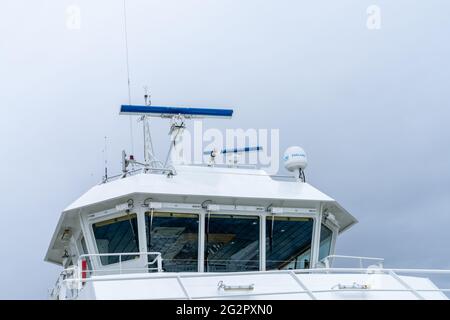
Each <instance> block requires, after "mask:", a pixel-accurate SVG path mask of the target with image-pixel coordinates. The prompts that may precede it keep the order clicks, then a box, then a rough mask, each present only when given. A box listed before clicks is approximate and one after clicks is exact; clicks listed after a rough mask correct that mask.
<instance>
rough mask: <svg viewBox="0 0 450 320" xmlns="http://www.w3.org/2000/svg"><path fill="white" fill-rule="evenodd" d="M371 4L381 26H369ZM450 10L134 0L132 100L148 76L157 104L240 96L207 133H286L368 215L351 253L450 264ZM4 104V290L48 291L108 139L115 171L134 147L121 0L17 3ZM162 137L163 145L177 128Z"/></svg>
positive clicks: (8, 16) (313, 172) (312, 172)
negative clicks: (64, 238) (55, 257)
mask: <svg viewBox="0 0 450 320" xmlns="http://www.w3.org/2000/svg"><path fill="white" fill-rule="evenodd" d="M371 5H376V6H377V7H378V8H379V9H380V10H381V11H380V16H379V18H380V19H381V20H379V22H380V25H379V26H381V28H380V29H377V28H376V27H377V26H378V25H377V23H378V22H376V23H375V24H374V22H373V21H369V28H368V21H367V20H368V18H370V17H368V14H367V9H368V8H369V7H370V6H371ZM71 6H72V7H71ZM70 7H71V8H72V9H68V8H70ZM73 8H75V11H76V10H77V8H78V9H79V10H80V11H79V12H80V21H79V22H80V24H79V28H78V25H77V22H76V21H75V22H74V21H73V20H71V18H72V16H73V14H74V11H73V10H74V9H73ZM449 10H450V3H449V2H448V1H445V0H441V1H438V0H427V1H425V0H422V1H419V0H416V1H406V0H396V1H392V0H390V1H381V0H371V1H366V0H339V1H335V0H328V1H322V0H319V1H313V2H311V1H298V0H292V1H287V0H281V1H280V0H277V1H272V0H270V1H269V0H263V1H261V0H244V1H243V0H215V1H213V0H183V1H174V0H164V1H148V0H146V1H144V0H127V18H128V41H129V65H130V76H131V97H132V99H131V100H132V102H133V103H142V92H143V89H142V88H143V86H144V85H148V86H149V87H150V88H151V91H152V95H153V103H154V104H167V105H183V104H184V105H193V106H224V107H225V106H231V107H234V109H235V117H234V120H232V121H228V122H227V121H225V122H224V121H218V120H217V121H208V122H207V123H205V127H218V128H222V129H224V128H227V127H229V128H268V129H270V128H279V129H280V144H281V150H284V149H285V148H286V147H287V146H290V145H301V146H303V147H304V149H305V150H306V151H307V154H308V157H309V166H308V169H307V178H308V181H309V182H310V183H311V184H313V185H314V186H316V187H318V188H319V189H321V190H322V191H324V192H325V193H327V194H329V195H330V196H332V197H334V198H335V199H337V200H338V201H339V202H340V203H341V204H342V205H343V206H344V207H345V208H347V209H348V210H349V211H350V212H351V213H352V214H353V215H354V216H356V217H357V218H358V219H359V222H360V223H359V224H358V225H356V226H355V227H354V228H352V229H351V230H349V231H347V232H346V233H344V234H343V235H342V237H341V239H340V240H339V242H338V247H337V250H338V253H340V254H350V255H364V256H381V257H385V258H386V260H387V263H386V265H387V266H390V267H394V266H395V267H427V268H448V269H450V248H449V246H448V245H447V244H448V243H449V241H450V233H449V232H448V229H449V227H450V209H449V207H450V168H449V164H450V128H449V125H448V124H449V119H450V90H449V83H450V60H449V56H450V45H449V44H448V31H449V30H450V20H449V19H448V12H449ZM369 12H372V11H370V10H369ZM374 28H375V29H374ZM0 98H1V100H0V105H1V109H0V110H1V113H2V114H1V117H0V146H1V149H0V152H1V157H0V159H1V160H0V161H1V164H0V170H1V177H2V178H1V179H2V183H1V184H0V194H1V200H2V204H1V209H0V213H1V216H2V223H1V224H0V254H1V263H0V273H1V274H2V282H1V284H0V288H2V290H0V298H26V299H29V298H46V295H47V288H50V287H51V286H52V285H53V283H54V281H55V280H56V277H57V274H58V273H59V271H60V270H59V268H58V267H57V266H54V265H51V264H48V263H45V262H44V261H43V258H44V255H45V252H46V250H47V246H48V243H49V241H50V238H51V236H52V233H53V230H54V227H55V225H56V223H57V219H58V216H59V214H60V212H61V211H62V210H63V209H64V207H65V206H67V205H68V204H69V203H70V202H71V201H73V200H75V199H76V198H77V197H78V196H79V195H81V194H82V193H83V192H84V191H86V190H87V189H88V188H90V187H91V186H92V185H93V184H95V183H98V182H99V181H100V179H101V175H102V170H103V152H102V150H103V145H104V136H108V152H107V154H108V161H109V164H110V172H118V171H119V167H120V152H121V150H122V149H124V148H125V149H127V150H130V149H131V144H130V132H129V123H128V118H127V117H120V116H118V108H119V105H120V104H122V103H127V101H128V91H127V71H126V59H125V46H124V20H123V2H122V0H96V1H87V0H86V1H84V0H71V1H66V0H47V1H44V0H37V1H24V0H3V1H2V5H1V11H0ZM133 128H134V136H135V142H134V148H135V149H136V153H137V154H139V152H140V150H141V148H140V146H141V139H140V136H139V134H140V129H139V127H138V124H137V123H136V122H135V121H134V123H133ZM153 132H154V136H155V137H154V138H155V140H156V141H155V144H157V145H158V147H157V150H156V151H157V153H158V154H159V155H163V153H164V151H165V150H166V147H167V142H166V141H167V134H166V133H167V131H166V126H165V125H164V123H163V122H162V121H159V122H155V124H154V131H153Z"/></svg>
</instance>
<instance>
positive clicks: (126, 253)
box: [77, 252, 163, 280]
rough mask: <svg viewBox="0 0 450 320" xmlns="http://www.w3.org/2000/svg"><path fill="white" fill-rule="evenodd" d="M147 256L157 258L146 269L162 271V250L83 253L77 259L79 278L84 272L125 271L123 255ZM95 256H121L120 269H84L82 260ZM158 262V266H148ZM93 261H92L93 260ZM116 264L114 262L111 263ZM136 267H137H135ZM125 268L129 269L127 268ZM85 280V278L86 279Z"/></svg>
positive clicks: (147, 264) (147, 263) (148, 263)
mask: <svg viewBox="0 0 450 320" xmlns="http://www.w3.org/2000/svg"><path fill="white" fill-rule="evenodd" d="M143 255H144V256H147V258H148V257H149V256H155V258H154V259H153V260H152V261H150V262H149V261H147V262H146V264H145V265H146V266H147V268H146V270H156V271H157V272H162V271H163V269H162V256H161V252H121V253H90V254H82V255H80V256H79V257H78V261H77V265H78V278H79V279H82V278H83V277H82V272H86V273H87V272H89V273H93V272H103V271H106V272H111V271H119V273H120V274H122V272H123V271H124V269H123V267H122V262H123V259H122V257H123V256H139V257H141V256H143ZM93 257H119V262H118V265H119V269H113V268H107V269H106V270H95V268H93V269H91V270H88V269H85V270H82V269H83V268H82V261H83V260H88V259H89V260H91V258H93ZM155 262H156V268H148V266H149V265H152V264H154V263H155ZM91 263H92V261H91ZM111 265H114V264H111ZM135 269H136V268H135ZM125 270H129V269H125ZM84 280H85V279H84Z"/></svg>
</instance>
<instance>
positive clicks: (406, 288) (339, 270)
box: [62, 268, 450, 299]
mask: <svg viewBox="0 0 450 320" xmlns="http://www.w3.org/2000/svg"><path fill="white" fill-rule="evenodd" d="M330 272H333V273H336V274H338V273H360V274H374V273H380V274H386V275H390V276H392V275H393V274H395V277H394V278H395V279H396V280H397V281H398V282H399V283H400V284H401V285H402V288H401V289H396V288H395V289H387V288H386V289H374V288H370V287H369V288H362V287H357V286H355V287H345V288H342V289H336V288H335V287H332V288H330V289H320V290H316V289H311V288H308V287H307V286H306V284H305V283H304V282H303V281H301V280H300V279H299V278H298V277H297V274H316V273H319V274H320V273H330ZM397 273H410V274H413V273H422V274H446V275H450V270H441V269H377V270H373V269H370V268H369V269H361V268H315V269H298V270H272V271H250V272H233V273H168V272H161V273H158V274H130V275H128V276H125V277H111V276H96V277H93V278H86V279H84V280H83V281H84V282H95V281H120V280H126V279H130V280H144V279H154V278H155V277H156V278H157V279H174V278H175V279H176V280H177V282H178V284H179V285H180V288H181V290H182V292H183V297H180V298H179V299H208V298H217V296H216V295H209V296H196V297H192V296H191V295H189V292H188V288H186V286H185V285H184V284H183V282H182V279H183V278H196V277H206V278H207V277H217V276H220V277H223V278H226V277H233V276H236V275H261V274H287V275H289V274H290V275H291V276H292V277H294V276H295V278H294V280H296V282H297V283H298V284H299V286H300V288H299V289H301V290H290V291H280V292H266V293H260V292H252V293H250V295H252V296H253V295H255V296H270V295H286V294H306V295H308V296H309V297H310V298H311V299H317V296H316V294H318V293H336V292H344V291H345V292H409V293H411V294H412V295H414V296H415V297H416V298H419V299H421V298H423V296H422V295H421V293H426V292H430V293H433V292H441V293H442V294H445V293H450V288H436V289H413V288H412V287H411V286H409V285H408V284H407V283H406V282H405V281H404V280H403V279H401V278H400V277H399V276H398V274H397ZM297 279H298V280H299V281H297ZM399 279H400V281H399ZM79 281H80V279H76V278H72V279H64V280H62V282H63V283H65V284H70V283H74V282H79ZM405 284H406V285H405ZM248 295H249V294H227V298H231V297H232V298H238V297H248ZM75 297H76V295H75V296H74V298H75ZM167 298H170V299H173V297H167ZM160 299H164V297H161V298H160Z"/></svg>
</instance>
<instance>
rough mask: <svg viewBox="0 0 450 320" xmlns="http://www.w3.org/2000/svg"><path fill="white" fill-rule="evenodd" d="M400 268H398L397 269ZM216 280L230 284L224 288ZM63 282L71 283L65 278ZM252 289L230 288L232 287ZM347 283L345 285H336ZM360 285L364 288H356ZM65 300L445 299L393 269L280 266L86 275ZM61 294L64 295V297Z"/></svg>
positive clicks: (427, 285) (422, 280) (425, 282)
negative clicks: (273, 268)
mask: <svg viewBox="0 0 450 320" xmlns="http://www.w3.org/2000/svg"><path fill="white" fill-rule="evenodd" d="M403 271H404V270H403ZM220 282H222V283H223V284H225V285H226V286H230V287H231V289H228V290H224V289H223V288H219V286H218V284H219V283H220ZM66 283H72V282H71V281H67V280H66ZM249 285H253V289H236V288H235V289H233V286H241V287H248V286H249ZM339 286H342V287H347V288H342V287H341V288H340V287H339ZM358 286H365V288H358ZM60 294H61V295H60V297H59V298H68V299H100V300H102V299H108V300H110V299H113V300H114V299H186V300H190V299H253V300H255V299H297V300H316V299H318V300H321V299H338V300H340V299H360V300H365V299H367V300H373V299H388V300H389V299H402V300H409V299H435V300H436V299H438V300H439V299H447V297H446V295H445V294H444V293H443V292H442V291H441V290H439V289H438V288H437V287H436V286H435V285H434V284H433V283H432V282H431V281H430V280H429V279H427V278H425V277H413V276H398V275H397V274H396V273H395V271H394V270H391V269H380V270H377V271H375V272H374V271H373V270H372V271H370V270H362V269H355V270H351V269H316V270H312V269H311V270H285V271H264V272H261V271H259V272H246V273H150V274H142V273H135V274H122V275H105V276H95V277H92V278H88V279H87V280H86V282H85V284H84V285H83V286H82V287H81V289H80V290H79V291H78V290H73V291H70V290H62V291H61V292H60ZM66 294H67V296H65V295H66Z"/></svg>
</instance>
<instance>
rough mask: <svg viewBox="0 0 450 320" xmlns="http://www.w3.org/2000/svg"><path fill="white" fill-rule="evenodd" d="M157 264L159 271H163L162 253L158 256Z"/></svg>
mask: <svg viewBox="0 0 450 320" xmlns="http://www.w3.org/2000/svg"><path fill="white" fill-rule="evenodd" d="M156 264H157V268H158V272H162V260H161V254H158V255H157V256H156Z"/></svg>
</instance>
